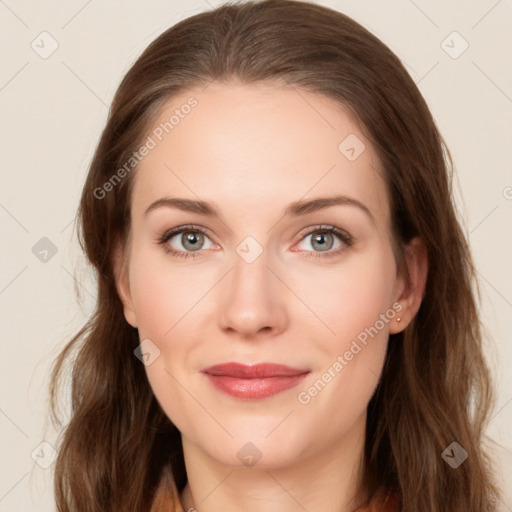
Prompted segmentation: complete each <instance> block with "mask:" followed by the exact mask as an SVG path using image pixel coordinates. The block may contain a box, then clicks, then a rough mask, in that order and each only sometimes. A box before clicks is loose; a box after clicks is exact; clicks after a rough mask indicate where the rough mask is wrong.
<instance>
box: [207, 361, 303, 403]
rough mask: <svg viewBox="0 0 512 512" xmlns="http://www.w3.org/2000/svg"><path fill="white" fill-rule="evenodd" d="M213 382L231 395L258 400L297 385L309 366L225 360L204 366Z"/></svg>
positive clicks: (219, 388) (218, 388)
mask: <svg viewBox="0 0 512 512" xmlns="http://www.w3.org/2000/svg"><path fill="white" fill-rule="evenodd" d="M201 371H202V372H203V373H204V374H205V375H206V376H207V377H208V379H209V381H210V383H211V384H213V386H214V387H215V388H216V389H217V390H219V391H222V392H224V393H226V394H228V395H230V396H232V397H235V398H241V399H249V400H256V399H262V398H268V397H271V396H274V395H276V394H278V393H281V392H283V391H286V390H287V389H290V388H292V387H295V386H296V385H297V384H299V382H301V381H302V380H303V379H304V377H306V375H308V374H309V373H310V371H309V370H303V369H298V368H291V367H290V366H285V365H282V364H274V363H260V364H255V365H252V366H248V365H244V364H240V363H225V364H218V365H214V366H209V367H208V368H204V369H203V370H201Z"/></svg>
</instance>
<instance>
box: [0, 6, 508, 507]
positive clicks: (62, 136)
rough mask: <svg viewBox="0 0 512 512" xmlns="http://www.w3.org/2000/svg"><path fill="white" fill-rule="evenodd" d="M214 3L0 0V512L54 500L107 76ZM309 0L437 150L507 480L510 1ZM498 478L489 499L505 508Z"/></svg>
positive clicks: (84, 310) (110, 82)
mask: <svg viewBox="0 0 512 512" xmlns="http://www.w3.org/2000/svg"><path fill="white" fill-rule="evenodd" d="M219 3H220V2H214V1H213V0H208V2H206V1H205V0H194V1H187V2H185V1H181V2H179V1H177V0H167V1H164V0H152V1H147V2H135V1H133V0H130V1H124V2H123V1H121V0H111V1H103V2H100V1H98V0H89V1H87V0H70V1H67V2H56V1H51V0H49V1H45V2H27V1H24V0H5V1H3V0H0V48H1V62H2V65H1V68H0V109H1V123H0V129H1V132H0V141H1V144H2V146H1V148H2V151H1V153H0V154H1V156H2V161H1V165H0V169H1V173H2V178H1V180H2V181H1V188H0V226H1V236H2V247H3V250H2V251H1V258H2V259H1V264H0V312H1V325H2V340H1V343H2V345H1V347H2V357H1V359H0V365H1V373H0V433H1V435H0V448H1V456H0V511H9V512H15V511H32V510H38V511H39V510H40V511H51V510H54V504H53V495H52V487H51V485H52V482H51V472H52V468H53V466H52V460H53V459H52V453H53V448H52V445H55V441H56V438H57V435H56V433H55V432H53V430H51V429H47V430H46V429H45V423H44V420H45V415H46V407H47V383H48V374H49V367H50V364H51V362H52V360H53V358H54V357H55V355H56V354H57V352H58V350H59V349H60V348H61V347H62V346H63V344H64V342H65V341H66V340H67V339H69V337H70V336H71V335H72V334H73V333H74V332H75V330H76V329H77V328H78V327H79V326H80V325H81V324H82V322H83V321H84V320H85V318H86V316H87V314H88V313H89V312H90V311H91V310H92V307H93V305H94V295H95V287H94V282H93V281H92V280H91V279H90V276H89V274H88V273H87V270H86V269H84V267H83V264H82V258H81V256H80V253H79V250H78V248H77V244H76V241H75V239H74V234H73V226H72V220H73V217H74V214H75V211H76V207H77V204H78V198H79V195H80V191H81V186H82V184H83V181H84V178H85V174H86V170H87V165H88V163H89V161H90V159H91V156H92V152H93V150H94V147H95V144H96V142H97V141H98V138H99V135H100V131H101V129H102V127H103V125H104V123H105V120H106V115H107V111H108V105H109V103H110V101H111V99H112V96H113V93H114V91H115V89H116V86H117V84H118V83H119V81H120V79H121V77H122V76H123V74H124V73H125V72H126V71H127V70H128V68H129V66H130V65H131V63H132V62H133V61H134V59H135V58H136V57H137V55H138V54H139V53H140V52H141V51H142V49H143V48H144V47H145V46H146V45H147V44H148V43H149V42H150V41H151V40H153V39H154V38H155V37H156V36H157V35H159V34H160V33H161V32H162V31H163V30H164V29H166V28H167V27H169V26H170V25H172V24H174V23H175V22H177V21H179V20H181V19H183V18H185V17H187V16H189V15H191V14H194V13H197V12H199V11H202V10H205V9H208V8H209V7H210V6H212V7H214V6H216V5H218V4H219ZM318 3H321V4H323V5H326V6H329V7H333V8H336V9H338V10H340V11H342V12H345V13H346V14H348V15H350V16H352V17H353V18H355V19H356V20H357V21H359V22H360V23H361V24H362V25H364V26H365V27H367V28H368V29H370V30H371V31H372V32H373V33H375V34H376V35H377V36H378V37H380V38H381V39H382V40H383V41H384V42H385V43H386V44H387V45H389V46H390V48H391V49H392V50H393V51H394V52H396V53H397V54H398V56H399V57H400V58H401V59H402V61H403V62H404V64H405V65H406V66H407V69H408V70H409V72H410V73H411V76H412V77H413V79H414V80H415V81H416V83H418V84H419V87H420V89H421V91H422V93H423V95H424V96H425V98H426V100H427V102H428V104H429V105H430V108H431V110H432V112H433V114H434V117H435V119H436V121H437V123H438V126H439V128H440V130H441V133H442V134H443V136H444V137H445V139H446V141H447V143H448V146H449V148H450V150H451V151H452V154H453V157H454V161H455V165H456V169H457V176H458V183H457V189H456V193H457V203H458V204H459V206H460V208H461V210H462V215H463V219H464V223H465V226H466V229H467V231H468V233H469V237H470V241H471V246H472V248H473V253H474V257H475V261H476V264H477V267H478V271H479V274H480V278H481V286H482V315H483V318H484V321H485V324H486V326H487V328H488V330H489V334H490V335H491V337H492V338H493V340H494V341H493V342H492V343H489V345H488V347H487V352H488V356H489V360H490V364H491V365H492V367H493V369H494V374H495V377H496V382H497V385H498V397H497V404H496V410H495V412H494V417H493V419H492V422H491V424H490V428H489V434H490V435H491V436H493V437H494V438H495V439H496V441H498V442H499V443H500V444H501V445H502V448H500V449H498V450H497V451H496V454H495V460H496V463H497V464H500V465H501V470H500V474H501V476H502V478H503V480H504V482H507V483H508V484H511V483H512V456H511V455H512V428H511V427H512V372H510V371H508V370H509V368H510V367H511V366H512V344H511V343H510V330H511V328H512V314H511V313H512V272H511V270H510V262H511V261H512V236H511V234H512V233H511V231H512V230H511V218H512V175H511V172H510V169H511V167H510V162H511V161H512V149H511V147H512V139H511V135H512V122H511V121H512V68H511V66H510V56H511V49H512V30H511V29H512V26H511V22H512V2H511V1H510V0H500V1H496V0H480V1H463V0H458V1H455V0H454V1H452V2H443V1H441V0H436V1H430V2H427V1H425V0H414V1H413V0H392V1H387V2H380V1H378V0H366V1H359V2H355V1H343V0H331V1H322V2H318ZM454 31H456V32H458V34H459V35H457V34H452V33H453V32H454ZM42 32H47V33H48V34H43V35H40V34H41V33H42ZM443 41H445V42H444V43H443ZM57 44H58V47H57V49H56V50H55V51H54V53H52V54H51V55H47V54H48V53H49V52H50V51H51V50H52V45H54V46H55V45H57ZM466 44H467V45H468V47H467V49H466V50H465V51H464V52H463V53H461V51H462V50H464V48H465V46H466ZM459 53H461V54H460V55H459ZM43 57H46V58H43ZM454 57H456V58H454ZM462 198H463V199H462ZM43 237H47V238H48V239H49V240H50V241H51V243H50V242H49V241H48V240H43V241H40V240H41V239H42V238H43ZM36 244H38V245H36ZM34 246H35V247H36V248H35V249H34V250H33V247H34ZM52 247H53V251H55V250H56V251H57V252H56V253H55V254H53V253H52ZM45 250H47V251H49V252H47V253H44V251H45ZM34 253H35V254H34ZM45 257H46V260H47V261H41V258H43V259H44V258H45ZM75 276H76V277H77V281H75ZM75 286H76V287H77V288H78V289H79V290H80V292H81V293H82V296H83V302H82V304H81V305H79V304H78V303H77V301H76V299H75V295H74V288H75ZM42 442H44V443H48V444H43V445H40V443H42ZM35 461H37V462H35ZM506 487H507V488H506V493H508V494H506V495H505V497H504V499H503V503H502V510H504V511H506V510H510V511H512V495H511V494H510V492H511V491H510V488H509V487H510V485H508V486H506ZM311 512H314V511H311Z"/></svg>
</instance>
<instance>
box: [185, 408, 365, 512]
mask: <svg viewBox="0 0 512 512" xmlns="http://www.w3.org/2000/svg"><path fill="white" fill-rule="evenodd" d="M365 424H366V415H365V414H364V415H362V416H361V417H360V418H359V419H358V420H357V421H356V422H355V423H354V425H353V426H352V428H351V430H350V431H349V432H346V433H345V435H344V436H343V437H341V438H340V439H338V440H337V441H336V443H333V444H329V445H328V446H325V447H322V449H319V450H316V451H313V450H310V451H309V452H308V455H307V456H304V457H302V458H300V459H297V460H293V461H291V462H290V463H288V464H273V465H267V466H262V465H260V464H256V465H255V466H251V467H245V466H241V467H240V466H227V465H225V464H221V463H219V461H217V460H215V459H213V458H211V457H210V456H208V455H207V454H206V453H205V452H204V451H203V450H201V448H200V447H198V446H197V445H195V444H194V443H192V442H191V441H190V440H189V439H187V438H186V437H185V436H182V441H183V451H184V457H185V465H186V469H187V477H188V482H187V484H186V486H185V488H184V489H183V491H182V493H181V495H180V501H181V503H182V506H183V510H184V511H185V512H187V511H189V510H190V511H191V512H194V511H197V512H214V511H218V510H222V511H224V512H235V511H237V512H239V511H240V510H244V511H245V512H263V511H268V510H279V511H280V512H296V511H297V510H322V511H323V512H352V511H354V510H355V509H357V507H358V506H360V505H361V503H362V502H363V501H364V500H365V499H366V495H365V491H364V490H360V488H362V487H363V486H361V475H362V469H363V466H362V459H363V450H364V433H365ZM321 432H322V429H321V428H319V429H318V435H321Z"/></svg>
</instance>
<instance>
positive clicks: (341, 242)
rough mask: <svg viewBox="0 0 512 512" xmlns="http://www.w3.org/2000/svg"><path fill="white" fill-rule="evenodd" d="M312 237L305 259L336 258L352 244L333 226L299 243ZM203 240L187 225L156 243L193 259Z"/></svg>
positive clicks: (197, 229)
mask: <svg viewBox="0 0 512 512" xmlns="http://www.w3.org/2000/svg"><path fill="white" fill-rule="evenodd" d="M178 235H181V236H178ZM312 235H314V236H313V238H312V239H311V242H310V243H311V246H312V247H313V249H315V250H313V251H309V250H307V249H306V250H305V251H303V252H306V253H309V254H308V255H307V256H306V257H307V258H310V257H313V258H329V257H333V256H337V255H338V254H340V253H342V252H343V251H345V250H347V249H348V248H349V247H350V246H352V244H353V237H352V236H351V235H350V234H348V233H347V232H346V231H343V230H341V229H339V228H337V227H335V226H315V227H314V228H313V229H310V230H309V231H308V232H307V233H306V234H304V235H303V237H302V239H301V243H303V242H304V241H305V240H306V239H307V238H308V237H311V236H312ZM174 238H176V240H174V241H173V239H174ZM336 239H338V244H337V246H336V248H335V249H334V250H332V248H333V246H334V245H335V242H336ZM205 240H210V238H209V237H208V235H207V233H206V231H205V230H204V229H202V228H200V227H198V226H193V225H187V226H179V227H176V228H173V229H170V230H168V231H166V232H165V233H163V234H162V235H161V237H160V238H159V239H158V243H159V244H160V245H163V246H164V247H165V250H166V251H167V252H168V253H171V254H172V255H173V256H176V257H178V258H195V257H197V256H199V254H200V252H201V249H205V247H204V243H205ZM169 242H170V243H169ZM210 243H211V244H212V245H216V244H213V242H211V240H210ZM212 245H210V247H206V249H208V248H211V246H212ZM316 249H318V250H316ZM194 253H197V254H194Z"/></svg>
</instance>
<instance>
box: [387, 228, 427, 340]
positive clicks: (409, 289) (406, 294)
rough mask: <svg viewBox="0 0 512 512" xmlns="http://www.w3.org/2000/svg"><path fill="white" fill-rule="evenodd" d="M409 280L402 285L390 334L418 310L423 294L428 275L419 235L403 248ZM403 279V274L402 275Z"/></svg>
mask: <svg viewBox="0 0 512 512" xmlns="http://www.w3.org/2000/svg"><path fill="white" fill-rule="evenodd" d="M404 256H405V261H406V264H407V269H408V271H409V277H410V282H409V284H405V286H404V287H403V290H402V293H401V295H400V297H399V298H398V299H397V302H398V303H399V304H400V305H401V306H402V309H401V310H400V312H399V313H398V314H397V316H396V317H395V319H394V321H393V322H392V324H390V334H396V333H398V332H400V331H403V330H404V329H405V328H406V327H407V326H408V325H409V324H410V323H411V321H412V320H413V318H414V316H415V315H416V313H417V312H418V310H419V309H420V306H421V302H422V300H423V296H424V294H425V286H426V283H427V276H428V251H427V247H426V245H425V242H424V241H423V240H422V239H421V238H420V237H415V238H413V239H412V240H411V241H410V242H409V243H408V244H407V245H406V246H405V249H404ZM404 279H405V276H404Z"/></svg>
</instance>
